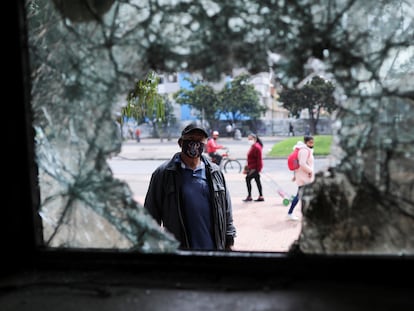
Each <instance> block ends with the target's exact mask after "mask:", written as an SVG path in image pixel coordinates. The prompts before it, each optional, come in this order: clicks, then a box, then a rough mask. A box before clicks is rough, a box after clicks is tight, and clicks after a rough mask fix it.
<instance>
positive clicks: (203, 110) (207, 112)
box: [174, 81, 220, 127]
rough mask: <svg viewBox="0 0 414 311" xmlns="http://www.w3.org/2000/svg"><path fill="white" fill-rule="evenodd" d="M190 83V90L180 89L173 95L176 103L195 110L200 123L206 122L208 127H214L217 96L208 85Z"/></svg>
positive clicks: (215, 123) (217, 102)
mask: <svg viewBox="0 0 414 311" xmlns="http://www.w3.org/2000/svg"><path fill="white" fill-rule="evenodd" d="M190 83H191V87H192V89H190V90H188V89H180V90H179V91H178V92H176V93H175V94H174V98H175V100H176V102H177V103H179V104H181V105H185V104H187V105H189V106H190V107H192V108H194V109H196V111H197V112H198V118H199V119H200V120H201V121H202V123H204V121H207V122H208V124H209V125H210V127H215V126H216V125H217V120H218V111H219V110H218V108H219V105H220V99H219V96H218V95H217V93H216V92H215V91H214V89H213V88H212V87H211V86H209V85H206V84H201V83H197V82H192V81H190Z"/></svg>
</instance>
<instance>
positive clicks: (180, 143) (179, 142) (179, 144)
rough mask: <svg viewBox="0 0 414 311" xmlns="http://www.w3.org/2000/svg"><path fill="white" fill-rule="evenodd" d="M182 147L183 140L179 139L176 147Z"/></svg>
mask: <svg viewBox="0 0 414 311" xmlns="http://www.w3.org/2000/svg"><path fill="white" fill-rule="evenodd" d="M182 145H183V140H182V139H181V138H179V139H178V146H180V148H181V147H182Z"/></svg>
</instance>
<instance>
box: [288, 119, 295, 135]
mask: <svg viewBox="0 0 414 311" xmlns="http://www.w3.org/2000/svg"><path fill="white" fill-rule="evenodd" d="M290 134H292V136H295V129H294V127H293V124H292V122H289V132H288V136H290Z"/></svg>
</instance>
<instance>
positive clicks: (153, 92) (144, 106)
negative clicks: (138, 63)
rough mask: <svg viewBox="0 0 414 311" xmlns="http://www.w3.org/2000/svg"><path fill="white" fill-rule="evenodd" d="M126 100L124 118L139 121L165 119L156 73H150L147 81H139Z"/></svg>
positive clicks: (123, 110)
mask: <svg viewBox="0 0 414 311" xmlns="http://www.w3.org/2000/svg"><path fill="white" fill-rule="evenodd" d="M126 100H127V104H126V106H125V107H123V108H122V116H127V117H133V118H135V119H136V120H138V121H142V120H143V119H145V118H149V119H150V120H152V119H154V118H155V119H164V117H165V105H164V99H163V97H162V96H161V95H160V94H158V77H157V76H156V74H155V73H154V72H150V73H149V74H148V75H147V76H146V78H145V79H143V80H138V81H137V82H136V83H135V86H134V89H133V90H131V91H130V92H129V93H128V95H127V98H126Z"/></svg>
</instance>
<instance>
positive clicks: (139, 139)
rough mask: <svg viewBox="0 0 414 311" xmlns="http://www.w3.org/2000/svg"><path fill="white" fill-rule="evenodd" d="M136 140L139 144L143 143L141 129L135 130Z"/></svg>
mask: <svg viewBox="0 0 414 311" xmlns="http://www.w3.org/2000/svg"><path fill="white" fill-rule="evenodd" d="M135 139H136V141H137V143H139V142H140V141H141V130H140V128H139V127H137V128H136V129H135Z"/></svg>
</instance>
